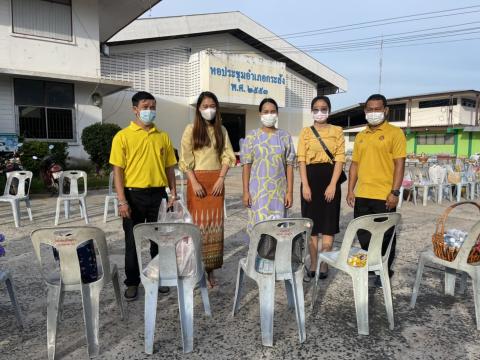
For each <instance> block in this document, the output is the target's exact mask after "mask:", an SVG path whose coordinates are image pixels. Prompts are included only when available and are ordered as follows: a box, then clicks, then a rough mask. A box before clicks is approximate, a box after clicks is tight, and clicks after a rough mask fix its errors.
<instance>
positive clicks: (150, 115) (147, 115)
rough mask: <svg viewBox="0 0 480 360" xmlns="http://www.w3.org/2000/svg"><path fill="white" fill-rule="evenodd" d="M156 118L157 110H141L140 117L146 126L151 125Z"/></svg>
mask: <svg viewBox="0 0 480 360" xmlns="http://www.w3.org/2000/svg"><path fill="white" fill-rule="evenodd" d="M155 116H157V113H156V111H155V110H140V114H139V116H138V117H139V118H140V120H141V121H142V122H143V123H144V124H145V125H149V124H151V123H152V122H153V120H155Z"/></svg>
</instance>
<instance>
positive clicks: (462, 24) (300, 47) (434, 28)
mask: <svg viewBox="0 0 480 360" xmlns="http://www.w3.org/2000/svg"><path fill="white" fill-rule="evenodd" d="M479 23H480V21H471V22H467V23H461V24H455V25H446V26H439V27H432V28H426V29H419V30H411V31H404V32H399V33H392V34H386V35H377V36H369V37H364V38H356V39H350V40H342V41H331V42H324V43H317V44H306V45H299V46H296V47H297V48H298V49H302V50H304V49H308V48H310V47H314V46H322V45H330V44H332V45H338V44H343V43H345V44H347V43H353V42H356V41H360V40H370V39H379V38H382V37H383V38H388V37H392V36H398V35H405V34H414V33H419V32H424V31H430V30H441V29H449V28H453V27H459V26H465V25H473V24H479ZM276 49H290V47H289V48H286V47H284V48H276Z"/></svg>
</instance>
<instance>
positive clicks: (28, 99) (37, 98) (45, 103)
mask: <svg viewBox="0 0 480 360" xmlns="http://www.w3.org/2000/svg"><path fill="white" fill-rule="evenodd" d="M14 96H15V106H16V108H17V114H18V125H19V126H18V127H19V134H20V135H21V136H23V137H25V138H29V139H52V140H73V139H74V135H75V131H74V129H75V127H74V117H73V112H74V103H75V95H74V85H73V84H70V83H59V82H51V81H41V80H30V79H15V80H14Z"/></svg>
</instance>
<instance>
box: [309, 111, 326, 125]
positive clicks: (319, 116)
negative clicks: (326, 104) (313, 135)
mask: <svg viewBox="0 0 480 360" xmlns="http://www.w3.org/2000/svg"><path fill="white" fill-rule="evenodd" d="M328 115H329V114H328V111H325V112H322V111H319V112H317V113H316V114H315V113H313V112H312V117H313V121H315V122H318V123H320V124H323V123H325V122H326V121H327V119H328Z"/></svg>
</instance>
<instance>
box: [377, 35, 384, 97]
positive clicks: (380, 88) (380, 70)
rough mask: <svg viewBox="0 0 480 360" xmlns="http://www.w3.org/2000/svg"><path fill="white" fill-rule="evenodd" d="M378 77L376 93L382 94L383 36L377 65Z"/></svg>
mask: <svg viewBox="0 0 480 360" xmlns="http://www.w3.org/2000/svg"><path fill="white" fill-rule="evenodd" d="M379 68H380V69H379V75H378V93H379V94H381V93H382V68H383V34H382V40H381V42H380V64H379Z"/></svg>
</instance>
